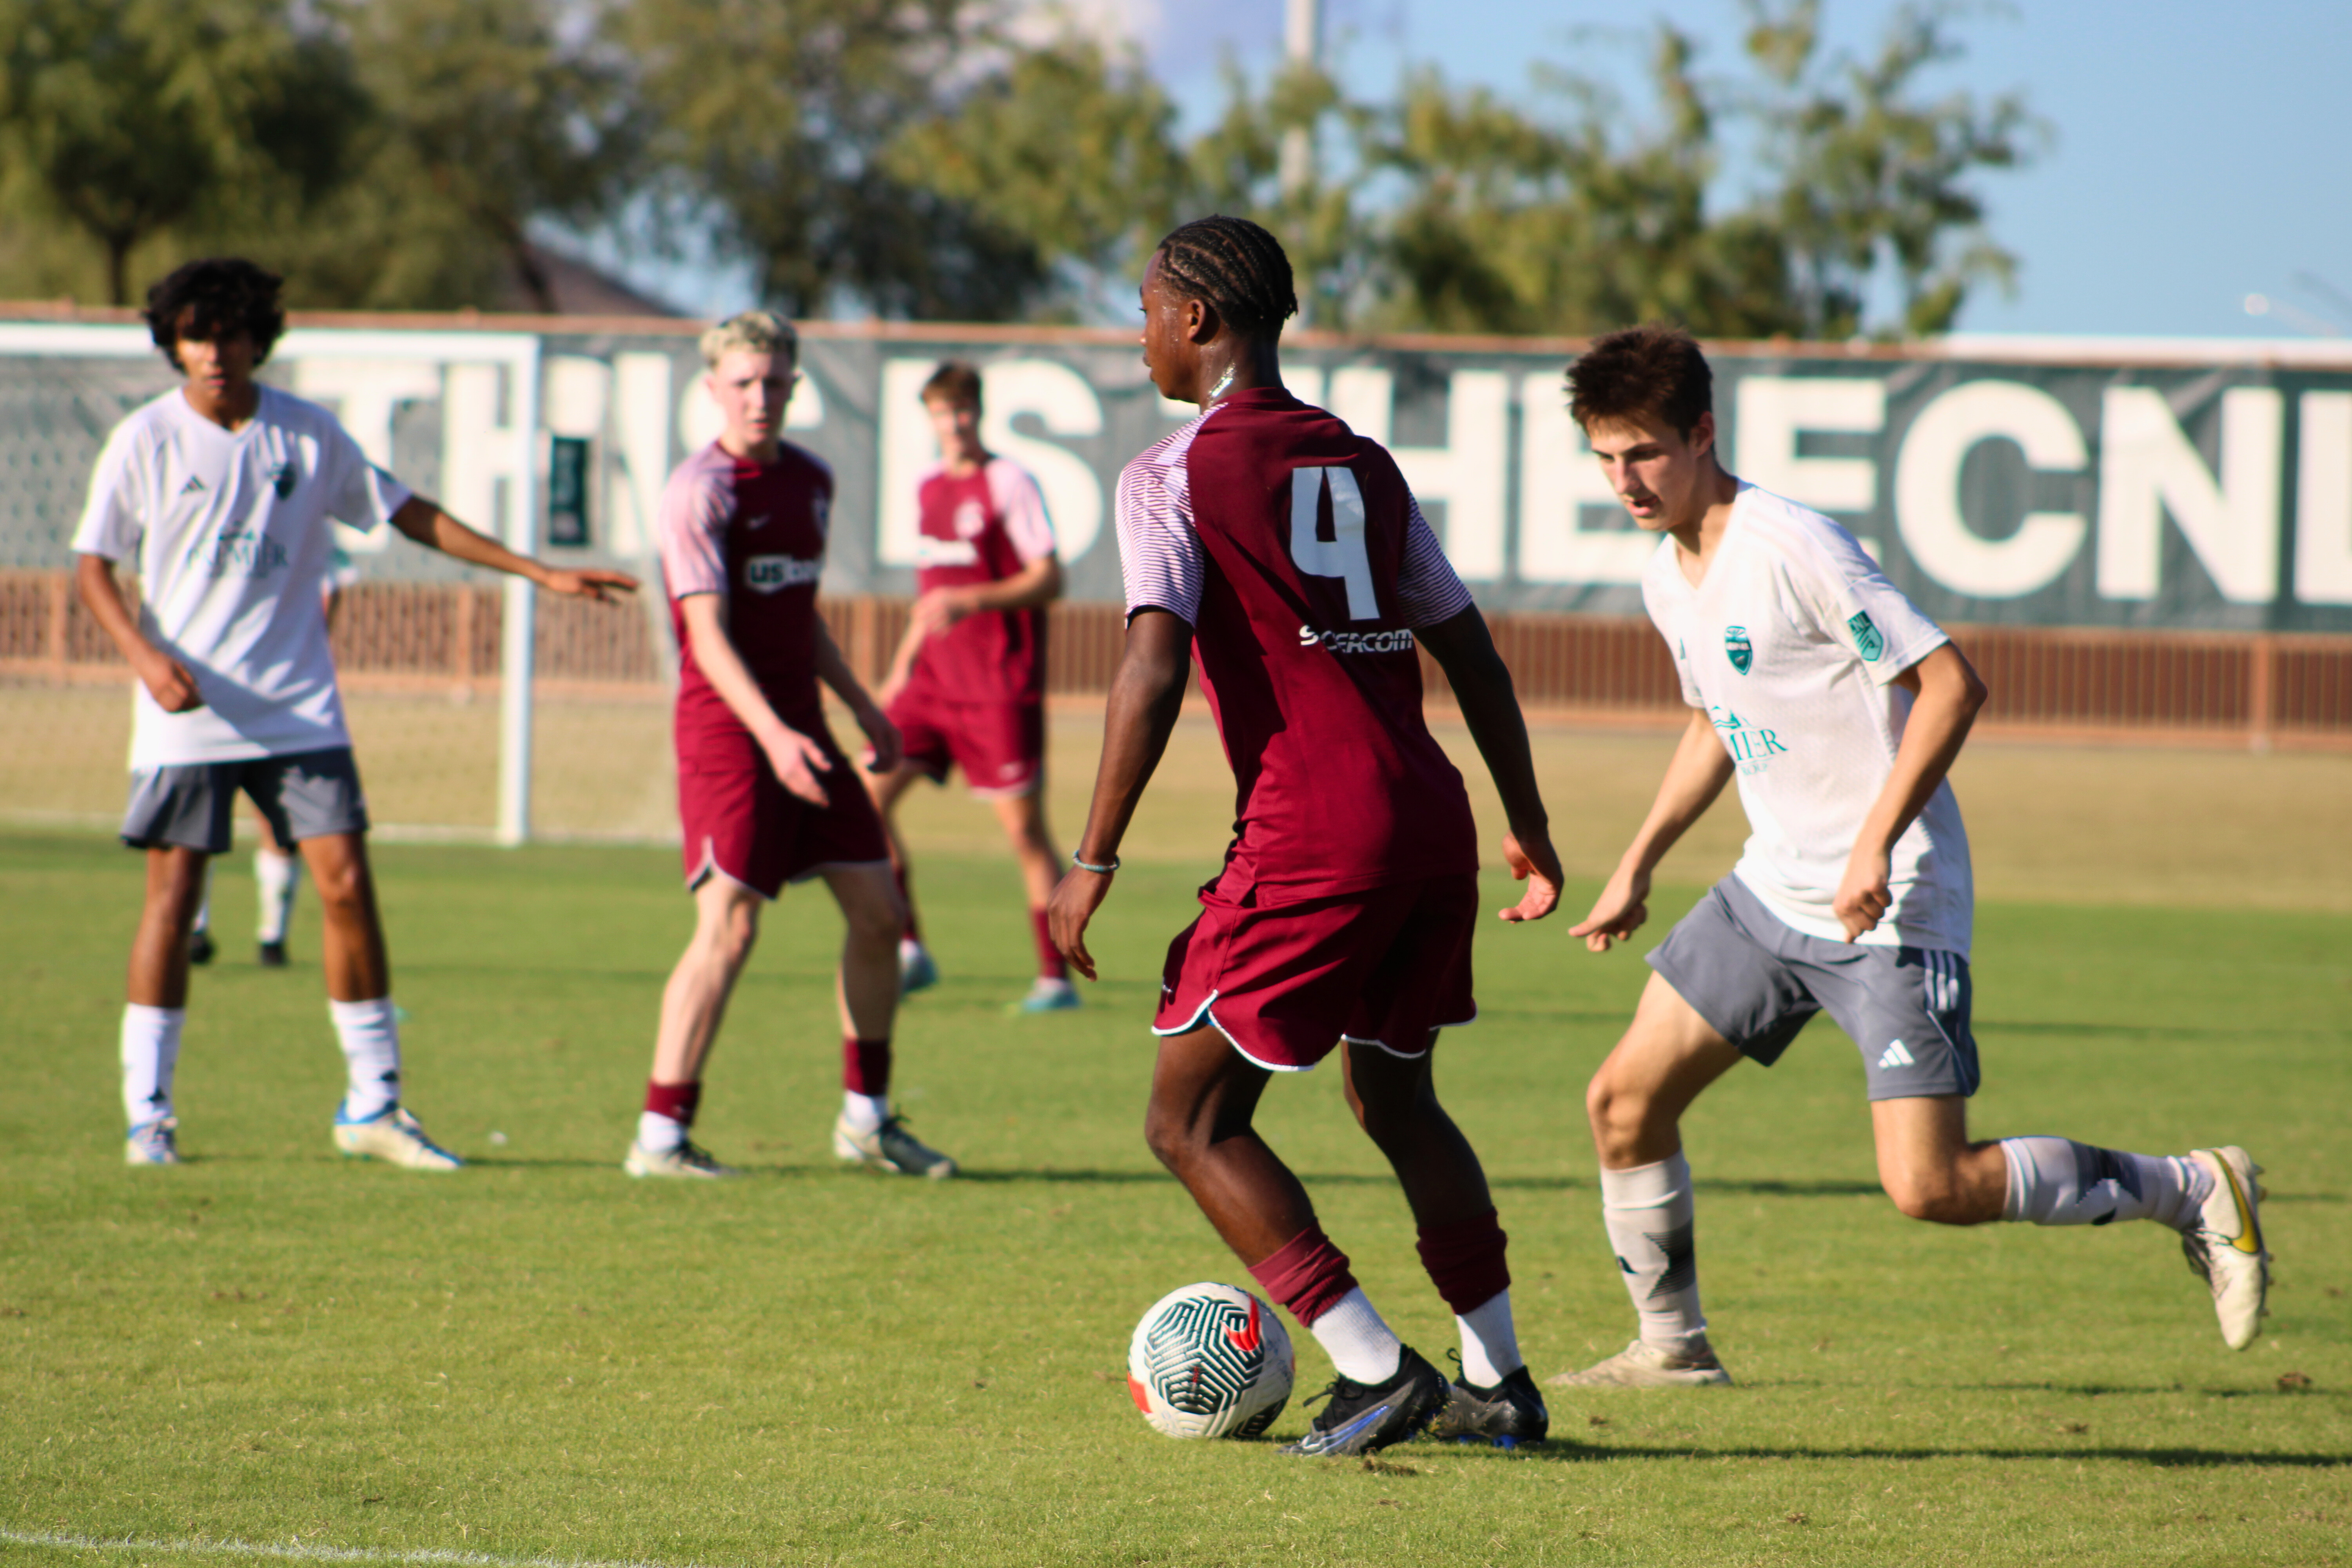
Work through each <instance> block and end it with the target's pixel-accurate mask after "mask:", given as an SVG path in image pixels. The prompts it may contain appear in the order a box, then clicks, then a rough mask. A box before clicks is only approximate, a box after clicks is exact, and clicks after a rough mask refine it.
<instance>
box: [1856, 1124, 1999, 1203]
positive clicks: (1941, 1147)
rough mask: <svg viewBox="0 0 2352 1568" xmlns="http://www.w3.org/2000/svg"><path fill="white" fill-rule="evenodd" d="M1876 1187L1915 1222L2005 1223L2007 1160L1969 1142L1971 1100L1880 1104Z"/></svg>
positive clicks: (1992, 1145)
mask: <svg viewBox="0 0 2352 1568" xmlns="http://www.w3.org/2000/svg"><path fill="white" fill-rule="evenodd" d="M1870 1126H1871V1131H1872V1132H1873V1133H1874V1135H1875V1136H1876V1138H1877V1142H1878V1184H1879V1185H1880V1186H1882V1187H1885V1189H1886V1195H1887V1196H1888V1197H1890V1198H1893V1199H1894V1200H1895V1207H1896V1208H1898V1209H1901V1210H1902V1211H1903V1212H1904V1213H1905V1214H1906V1215H1909V1216H1910V1217H1911V1218H1913V1219H1924V1220H1929V1221H1932V1222H1934V1223H1935V1224H1937V1225H1987V1224H1990V1222H1992V1221H1994V1220H1997V1219H1999V1218H2000V1210H2001V1204H2002V1201H2003V1200H2004V1199H2005V1198H2006V1196H2007V1195H2008V1191H2009V1161H2008V1159H2007V1158H2006V1157H2004V1156H2003V1155H2002V1153H2001V1152H2000V1143H1999V1142H1987V1143H1971V1142H1969V1102H1968V1101H1967V1100H1963V1099H1961V1098H1960V1097H1959V1096H1958V1095H1957V1094H1941V1095H1932V1096H1920V1097H1918V1098H1916V1099H1910V1100H1873V1101H1872V1102H1871V1106H1870Z"/></svg>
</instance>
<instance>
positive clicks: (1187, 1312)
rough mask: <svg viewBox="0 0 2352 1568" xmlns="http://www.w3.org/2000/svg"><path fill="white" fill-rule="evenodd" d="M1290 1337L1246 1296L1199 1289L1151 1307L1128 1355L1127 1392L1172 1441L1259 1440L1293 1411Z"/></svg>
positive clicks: (1205, 1286)
mask: <svg viewBox="0 0 2352 1568" xmlns="http://www.w3.org/2000/svg"><path fill="white" fill-rule="evenodd" d="M1290 1375H1291V1355H1290V1335H1289V1334H1287V1333H1286V1332H1285V1331H1284V1330H1283V1327H1282V1320H1281V1319H1279V1318H1277V1317H1276V1316H1275V1315H1274V1309H1273V1308H1271V1307H1269V1306H1267V1305H1266V1304H1265V1302H1263V1301H1261V1300H1258V1299H1257V1298H1256V1297H1255V1296H1253V1295H1251V1294H1250V1293H1249V1292H1248V1291H1246V1290H1236V1289H1234V1288H1233V1287H1232V1286H1230V1285H1218V1284H1213V1283H1209V1282H1206V1281H1204V1282H1202V1283H1201V1284H1198V1285H1187V1286H1185V1287H1184V1288H1183V1289H1181V1290H1171V1291H1170V1292H1169V1293H1168V1294H1167V1295H1165V1296H1162V1297H1160V1300H1157V1301H1155V1302H1153V1303H1152V1304H1151V1310H1150V1311H1148V1312H1146V1313H1144V1314H1143V1321H1141V1322H1139V1323H1138V1324H1136V1325H1135V1338H1134V1339H1133V1340H1132V1341H1130V1342H1129V1344H1128V1347H1127V1390H1128V1392H1129V1394H1133V1395H1134V1396H1135V1407H1136V1408H1137V1409H1138V1410H1140V1411H1142V1412H1143V1418H1144V1419H1145V1420H1146V1421H1149V1422H1150V1423H1151V1425H1152V1426H1153V1427H1155V1428H1156V1429H1158V1430H1159V1431H1160V1432H1163V1433H1165V1434H1166V1435H1167V1436H1171V1437H1255V1436H1258V1435H1259V1434H1260V1433H1262V1432H1264V1431H1265V1429H1266V1428H1267V1427H1269V1426H1273V1425H1274V1418H1275V1417H1276V1416H1277V1415H1281V1414H1282V1407H1283V1406H1284V1405H1287V1404H1288V1403H1290Z"/></svg>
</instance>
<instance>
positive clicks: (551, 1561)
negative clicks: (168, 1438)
mask: <svg viewBox="0 0 2352 1568" xmlns="http://www.w3.org/2000/svg"><path fill="white" fill-rule="evenodd" d="M0 1541H5V1542H10V1543H12V1544H14V1545H17V1546H61V1547H66V1548H68V1549H69V1550H72V1551H76V1552H183V1553H185V1554H187V1555H189V1556H192V1557H193V1556H199V1555H202V1556H211V1557H282V1558H287V1559H290V1560H292V1561H294V1562H298V1563H441V1564H445V1565H446V1568H662V1565H657V1564H655V1563H641V1562H629V1563H604V1562H599V1561H597V1560H595V1559H594V1558H589V1557H497V1556H493V1555H491V1554H490V1553H489V1552H446V1551H442V1550H440V1549H438V1548H435V1547H425V1548H420V1549H418V1550H416V1551H413V1552H402V1551H399V1550H397V1549H395V1548H391V1547H378V1546H304V1545H301V1544H299V1543H289V1544H287V1545H285V1546H270V1545H266V1544H263V1543H261V1542H251V1541H133V1540H131V1539H129V1538H128V1537H125V1538H124V1539H122V1540H120V1541H100V1539H98V1538H97V1537H96V1536H92V1535H50V1534H44V1533H41V1532H38V1531H22V1530H0ZM685 1568H693V1565H692V1564H687V1565H685Z"/></svg>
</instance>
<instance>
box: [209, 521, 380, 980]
mask: <svg viewBox="0 0 2352 1568" xmlns="http://www.w3.org/2000/svg"><path fill="white" fill-rule="evenodd" d="M358 576H359V569H358V568H357V567H355V566H354V565H352V557H351V552H349V551H347V550H345V549H344V548H343V547H342V545H341V544H340V543H338V544H336V546H335V547H334V550H333V552H332V555H331V559H330V562H329V564H328V567H327V581H326V583H325V584H324V585H323V586H322V587H321V588H320V598H321V600H322V602H323V604H324V605H325V612H326V620H327V634H328V637H330V638H332V637H333V636H334V630H335V611H336V609H337V608H338V607H340V606H341V604H342V602H343V590H344V589H345V588H346V587H348V586H350V585H351V584H352V582H354V581H356V580H357V578H358ZM246 805H247V807H248V808H249V809H251V810H252V813H253V830H254V836H255V838H256V843H255V844H254V847H253V884H254V888H255V889H256V890H257V892H258V893H259V894H260V897H261V909H260V914H259V918H258V919H257V921H255V922H254V929H253V936H254V946H255V950H256V951H255V953H254V958H255V962H257V963H259V964H260V965H261V967H262V968H264V969H283V968H285V967H286V964H287V962H288V961H287V956H286V931H287V928H288V927H289V926H290V925H291V924H292V923H293V921H294V895H295V894H296V893H297V892H299V890H300V889H301V887H302V860H301V858H300V857H299V856H298V855H297V854H296V853H295V852H294V851H293V849H291V848H290V847H288V846H286V845H283V844H280V843H279V842H278V839H277V837H276V836H275V835H273V834H272V833H271V832H270V831H269V818H268V817H266V816H262V815H261V812H260V810H259V808H257V807H255V806H254V805H253V803H252V801H250V800H247V802H246ZM212 924H213V865H212V862H211V861H210V860H207V861H205V897H204V901H203V902H202V903H199V904H198V905H197V906H196V923H195V928H194V930H193V931H190V932H189V934H188V962H189V963H195V964H205V963H211V962H212V961H213V954H214V952H215V948H214V945H213V935H212Z"/></svg>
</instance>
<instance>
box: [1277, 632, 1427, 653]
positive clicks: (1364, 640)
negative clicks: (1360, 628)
mask: <svg viewBox="0 0 2352 1568" xmlns="http://www.w3.org/2000/svg"><path fill="white" fill-rule="evenodd" d="M1317 643H1321V644H1322V645H1323V646H1324V647H1328V648H1329V649H1330V650H1331V651H1332V652H1333V653H1411V652H1412V649H1413V640H1412V631H1411V630H1409V629H1407V628H1406V627H1403V626H1399V627H1398V628H1397V629H1396V630H1395V631H1392V632H1318V631H1317V630H1316V629H1315V628H1314V627H1313V626H1301V627H1299V628H1298V646H1299V647H1314V646H1315V645H1316V644H1317Z"/></svg>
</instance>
